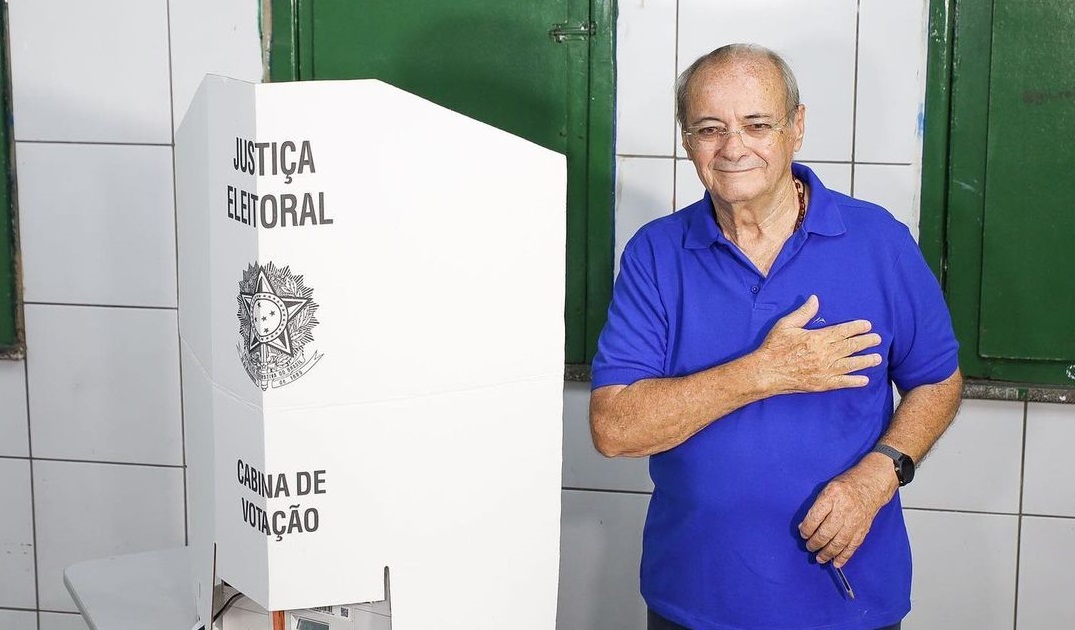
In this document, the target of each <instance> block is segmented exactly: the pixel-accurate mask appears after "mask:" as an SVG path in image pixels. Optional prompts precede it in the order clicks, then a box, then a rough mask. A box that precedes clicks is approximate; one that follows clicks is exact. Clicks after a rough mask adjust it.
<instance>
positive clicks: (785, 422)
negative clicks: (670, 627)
mask: <svg viewBox="0 0 1075 630" xmlns="http://www.w3.org/2000/svg"><path fill="white" fill-rule="evenodd" d="M792 168H793V170H794V172H795V175H796V176H797V177H799V178H800V179H801V180H803V181H804V182H806V183H807V185H808V186H809V188H810V206H809V208H808V211H807V214H806V220H805V221H804V223H803V226H802V228H801V229H799V230H797V231H796V232H795V233H794V234H792V236H791V238H790V239H788V241H787V242H786V243H785V244H784V247H783V249H782V250H781V252H780V254H779V255H778V256H777V258H776V261H775V262H774V263H773V266H772V269H771V270H770V272H769V275H768V276H763V275H762V274H761V273H759V272H758V270H757V269H756V268H755V267H754V265H753V264H752V263H751V262H750V261H749V260H748V259H747V258H746V257H745V256H744V255H743V254H742V253H741V252H740V251H739V250H738V248H736V246H735V245H733V244H732V243H731V242H729V241H728V239H726V238H725V237H724V235H723V234H722V233H721V230H720V229H719V227H718V225H717V223H716V219H715V217H714V211H713V206H712V202H711V200H710V198H709V195H708V194H706V196H705V197H704V198H703V199H702V200H701V201H699V202H697V203H695V204H693V205H690V206H688V207H686V208H684V209H683V210H680V211H679V212H676V213H674V214H672V215H670V216H666V217H662V218H660V219H657V220H656V221H653V222H651V223H649V224H647V225H645V226H644V227H642V229H640V230H639V231H638V233H637V234H636V235H635V236H634V237H633V238H632V239H631V241H630V242H629V243H628V244H627V247H626V249H625V250H624V253H623V258H622V260H621V263H620V273H619V276H618V278H617V280H616V285H615V289H614V292H613V298H612V304H611V306H610V308H609V312H608V323H607V324H606V325H605V328H604V330H603V331H602V333H601V337H600V340H599V342H598V351H597V356H596V357H595V358H594V362H593V371H592V373H593V388H594V389H596V388H599V387H604V386H606V385H616V384H619V385H628V384H631V383H633V382H635V381H638V380H640V379H646V378H661V377H672V376H683V375H686V374H691V373H694V372H698V371H700V370H704V369H706V368H709V367H712V366H715V365H719V364H722V363H726V362H728V361H730V360H732V359H735V358H737V357H740V356H742V355H744V354H747V353H749V352H751V351H752V350H754V349H756V348H757V347H758V346H759V345H760V344H761V342H762V341H763V340H764V339H765V336H766V334H767V333H768V332H769V330H770V329H771V328H772V326H773V324H774V323H775V322H776V320H777V319H779V318H780V317H783V316H784V315H786V314H788V313H789V312H791V311H793V310H795V309H796V308H798V307H799V306H801V305H802V304H803V302H804V301H805V300H806V298H807V297H808V296H810V295H811V294H815V295H817V296H818V299H819V303H820V310H819V312H818V314H817V316H816V318H815V319H814V321H813V322H812V323H811V324H809V325H808V327H810V328H817V327H821V326H828V325H832V324H837V323H841V322H847V321H851V320H855V319H867V320H869V321H870V322H872V324H873V332H876V333H878V334H879V335H880V336H881V340H882V341H881V345H880V346H879V347H876V348H872V349H870V350H868V351H867V352H879V353H880V354H881V356H882V357H883V361H882V363H881V365H879V366H877V367H874V368H870V369H868V370H865V371H863V372H861V373H862V374H866V375H867V376H869V377H870V384H869V385H868V386H867V387H864V388H859V389H843V390H837V391H830V392H822V393H809V394H787V395H781V396H774V397H771V398H768V399H765V400H762V401H759V402H755V403H752V404H750V405H747V406H745V407H743V408H741V409H738V410H736V411H734V412H732V413H731V414H728V415H727V416H725V417H723V418H721V419H719V420H717V421H715V422H713V423H712V424H710V425H709V426H707V427H706V428H705V429H703V430H701V431H699V432H698V433H697V434H695V435H694V436H693V437H691V438H690V439H688V440H687V441H686V442H684V443H683V444H680V445H679V446H677V447H675V448H672V449H670V450H668V451H665V452H663V453H659V454H657V455H653V456H651V457H650V476H651V477H652V478H653V485H654V491H653V497H652V499H651V501H650V507H649V514H648V516H647V518H646V526H645V531H644V534H643V554H642V571H641V578H642V595H643V597H644V598H645V600H646V603H647V605H648V606H649V607H650V608H651V609H653V610H654V611H655V612H657V613H658V614H660V615H661V616H663V617H666V618H667V619H669V620H671V621H674V622H676V623H679V624H681V625H684V626H687V627H689V628H692V629H694V630H733V629H735V630H777V629H782V630H783V629H787V630H792V629H795V630H805V629H808V628H817V629H821V628H826V629H833V628H835V629H844V630H874V629H875V628H879V627H882V626H885V625H889V624H894V623H896V622H897V621H899V620H900V619H902V618H903V616H904V615H906V614H907V612H908V611H909V610H910V588H911V553H910V547H909V545H908V541H907V531H906V529H905V527H904V523H903V515H902V512H901V509H900V501H899V496H898V494H897V496H896V498H894V499H893V500H892V501H891V502H890V503H889V504H888V505H886V506H885V507H884V508H882V509H881V511H880V512H879V513H878V515H877V518H876V519H875V520H874V523H873V526H872V528H871V530H870V533H869V534H868V535H867V537H866V540H865V542H864V543H863V545H862V547H861V548H860V549H859V550H858V551H857V553H856V554H855V556H854V557H853V558H852V559H851V561H850V562H849V563H848V564H847V565H846V566H845V567H844V571H845V573H846V574H847V578H848V581H849V582H850V583H851V585H852V587H853V588H854V590H855V596H856V599H855V600H851V599H849V598H847V597H846V595H845V594H844V591H843V588H842V587H841V585H840V582H839V581H838V578H837V577H836V575H835V572H834V571H833V569H832V568H831V566H830V565H819V564H817V562H816V561H815V560H814V559H813V556H814V554H812V553H810V552H808V551H807V550H806V547H805V544H804V542H803V540H802V539H801V537H800V536H799V534H798V529H797V527H798V524H799V522H800V521H801V520H802V518H803V516H804V515H805V514H806V511H807V510H808V509H809V507H810V506H811V505H812V503H813V501H814V499H815V498H816V496H817V494H818V492H820V490H821V489H822V488H823V487H824V485H825V484H826V483H827V482H828V481H829V480H830V479H832V478H833V477H835V476H837V475H839V474H840V473H842V472H843V471H845V470H847V469H848V468H850V467H851V466H853V465H854V464H855V463H857V462H858V461H859V460H860V459H861V458H862V457H863V456H864V455H865V454H866V453H868V452H869V451H870V450H871V449H872V448H873V446H874V444H876V442H877V440H878V438H879V437H880V435H881V433H882V432H883V430H884V429H885V427H886V426H887V425H888V422H889V420H890V418H891V416H892V410H893V404H892V403H893V398H892V387H891V384H892V383H895V384H896V385H897V386H898V387H899V388H900V389H901V390H909V389H913V388H914V387H917V386H920V385H924V384H929V383H937V382H939V381H942V380H944V379H946V378H947V377H949V376H951V375H952V373H953V372H955V370H956V367H957V360H956V350H957V343H956V340H955V337H954V335H953V332H952V325H951V320H950V317H949V315H948V309H947V307H946V306H945V303H944V299H943V296H942V294H941V290H940V287H939V286H938V283H937V280H936V278H935V277H934V276H933V274H932V273H931V272H930V270H929V268H928V267H927V266H926V263H925V261H924V260H923V258H922V254H921V252H920V251H919V249H918V245H917V244H916V243H915V241H914V239H913V237H912V236H911V234H910V232H909V231H908V230H907V228H906V227H905V226H904V225H903V224H901V223H900V222H898V221H897V220H896V219H894V218H893V217H892V215H890V214H889V213H888V212H886V211H885V210H884V209H883V208H881V207H879V206H876V205H874V204H871V203H867V202H864V201H859V200H857V199H853V198H851V197H848V196H846V195H842V194H840V193H838V192H835V191H830V190H827V189H826V188H825V187H824V185H823V184H822V183H821V182H820V181H819V180H818V178H817V177H816V176H815V175H814V173H813V172H812V171H811V170H810V169H809V168H807V167H805V166H802V165H800V164H793V165H792Z"/></svg>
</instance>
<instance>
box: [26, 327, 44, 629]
mask: <svg viewBox="0 0 1075 630" xmlns="http://www.w3.org/2000/svg"><path fill="white" fill-rule="evenodd" d="M24 317H25V315H24ZM24 325H25V324H24ZM27 346H29V344H27ZM22 370H23V377H24V379H25V381H26V383H25V389H26V391H25V394H26V455H27V458H26V461H27V466H28V468H29V471H30V544H31V545H33V550H34V609H35V612H34V617H35V619H36V621H37V630H41V610H40V607H41V568H40V567H39V566H38V559H37V496H36V493H35V492H34V438H33V430H32V428H31V414H32V413H33V412H32V411H31V410H30V352H29V350H27V352H26V358H25V359H23V362H22Z"/></svg>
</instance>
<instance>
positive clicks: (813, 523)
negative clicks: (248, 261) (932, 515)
mask: <svg viewBox="0 0 1075 630" xmlns="http://www.w3.org/2000/svg"><path fill="white" fill-rule="evenodd" d="M897 488H899V480H898V479H897V478H896V473H895V470H893V467H892V460H891V459H889V458H888V457H886V456H885V455H881V454H879V453H870V454H869V455H867V456H866V457H864V458H863V459H862V461H860V462H859V463H858V464H856V465H855V466H854V467H853V468H851V469H850V470H848V471H847V472H845V473H843V474H842V475H840V476H838V477H836V478H835V479H833V480H832V481H830V482H829V483H828V485H826V486H825V488H824V489H823V490H822V491H821V494H819V495H818V497H817V499H816V500H815V501H814V504H813V505H812V506H811V507H810V510H809V511H808V512H807V513H806V518H804V519H803V521H802V523H799V535H800V536H802V537H803V538H804V539H805V540H806V548H807V549H809V550H810V551H811V552H814V553H816V554H817V561H818V562H820V563H822V564H824V563H826V562H829V561H830V560H831V561H832V564H833V566H835V567H836V568H841V567H843V566H844V565H845V564H847V561H848V560H850V559H851V556H853V555H854V554H855V551H856V550H858V548H859V546H860V545H862V541H863V540H865V539H866V534H867V533H868V532H869V531H870V526H871V525H872V524H873V519H874V517H875V516H877V512H878V510H880V509H881V508H882V507H883V506H884V505H885V504H886V503H888V502H889V501H890V500H891V499H892V496H893V495H894V494H895V493H896V489H897Z"/></svg>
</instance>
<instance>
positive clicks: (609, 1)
mask: <svg viewBox="0 0 1075 630" xmlns="http://www.w3.org/2000/svg"><path fill="white" fill-rule="evenodd" d="M616 16H617V6H616V2H615V0H592V2H591V5H590V19H591V20H592V21H593V22H594V23H595V24H596V25H597V33H598V35H597V36H596V37H594V38H593V39H592V40H591V41H590V125H589V127H590V147H589V151H590V153H589V160H588V164H589V168H588V171H589V173H588V179H589V195H590V198H589V200H588V203H587V209H588V215H589V217H588V218H589V221H588V224H587V228H586V238H587V241H588V242H587V257H586V287H587V295H586V350H585V354H584V356H583V357H581V361H580V360H578V359H575V358H574V357H571V356H569V357H568V363H589V362H590V360H592V359H593V355H594V353H595V352H596V351H597V337H598V335H599V334H600V333H601V328H602V327H603V326H604V325H605V319H606V316H607V313H608V304H609V302H610V301H612V279H613V277H612V276H613V258H614V257H615V247H616V244H615V238H616V235H615V227H614V226H615V216H614V201H613V193H614V191H615V187H616V172H615V164H616V160H615V120H616V118H615V117H616V61H615V60H616V41H615V36H616ZM602 34H607V36H605V37H602ZM569 273H570V272H569Z"/></svg>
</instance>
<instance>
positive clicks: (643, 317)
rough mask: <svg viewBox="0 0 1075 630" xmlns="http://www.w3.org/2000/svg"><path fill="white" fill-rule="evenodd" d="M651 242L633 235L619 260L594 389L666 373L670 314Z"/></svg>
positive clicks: (595, 368) (594, 370)
mask: <svg viewBox="0 0 1075 630" xmlns="http://www.w3.org/2000/svg"><path fill="white" fill-rule="evenodd" d="M653 261H654V255H653V249H652V246H651V244H650V243H649V242H648V241H647V240H646V239H645V238H642V237H641V236H636V237H635V238H634V239H632V240H631V241H630V242H629V243H628V244H627V247H626V248H625V250H624V253H623V256H622V257H621V258H620V273H619V276H618V277H617V278H616V283H615V285H614V286H613V289H612V303H611V304H610V305H609V308H608V320H607V321H606V323H605V327H604V328H603V329H602V330H601V335H600V337H599V338H598V340H597V354H596V355H595V356H594V360H593V365H592V369H591V387H592V389H597V388H599V387H604V386H606V385H630V384H631V383H634V382H635V381H639V380H642V379H644V378H654V377H660V376H664V365H665V356H666V349H667V346H668V317H667V312H666V310H665V308H664V305H663V303H662V301H661V297H660V292H659V289H658V286H657V283H656V281H655V277H656V274H655V272H654V265H653Z"/></svg>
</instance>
